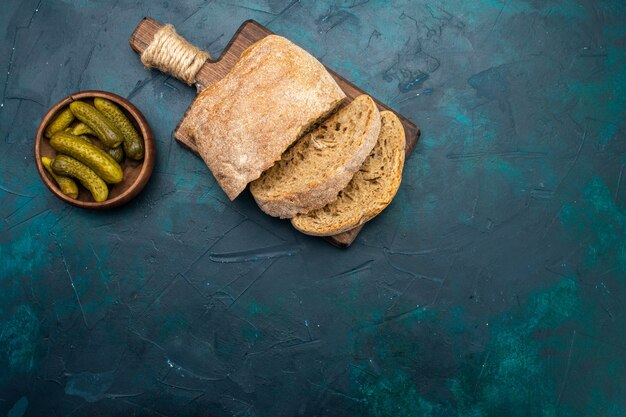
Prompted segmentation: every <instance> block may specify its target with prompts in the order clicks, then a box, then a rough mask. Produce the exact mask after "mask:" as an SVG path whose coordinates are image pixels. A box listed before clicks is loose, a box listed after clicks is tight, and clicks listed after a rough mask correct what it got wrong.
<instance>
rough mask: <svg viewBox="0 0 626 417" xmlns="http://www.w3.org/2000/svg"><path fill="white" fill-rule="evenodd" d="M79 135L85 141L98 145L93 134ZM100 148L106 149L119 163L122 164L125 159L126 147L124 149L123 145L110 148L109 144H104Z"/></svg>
mask: <svg viewBox="0 0 626 417" xmlns="http://www.w3.org/2000/svg"><path fill="white" fill-rule="evenodd" d="M77 137H79V138H81V139H82V140H84V141H87V142H89V143H91V144H92V145H96V146H97V143H96V139H95V138H92V137H91V136H87V135H80V136H77ZM99 148H101V149H104V150H105V151H106V153H108V154H109V155H111V156H112V157H113V159H115V162H117V163H118V164H121V163H122V161H123V160H124V149H122V147H121V146H118V147H117V148H109V147H107V146H104V145H102V146H99Z"/></svg>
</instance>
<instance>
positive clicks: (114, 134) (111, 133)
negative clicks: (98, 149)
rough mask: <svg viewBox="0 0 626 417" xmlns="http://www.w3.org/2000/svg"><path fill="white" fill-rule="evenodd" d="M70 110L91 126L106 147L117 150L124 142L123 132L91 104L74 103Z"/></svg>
mask: <svg viewBox="0 0 626 417" xmlns="http://www.w3.org/2000/svg"><path fill="white" fill-rule="evenodd" d="M70 110H72V113H74V116H76V118H77V119H78V120H80V121H81V122H83V123H85V124H86V125H87V126H89V127H90V128H91V130H93V131H94V133H95V134H96V136H97V137H98V139H100V140H101V141H102V143H104V144H105V145H106V146H108V147H111V148H117V147H118V146H120V145H121V144H122V142H123V141H124V135H122V132H120V130H119V129H118V128H117V127H116V126H115V125H114V124H113V123H112V122H111V121H110V120H109V119H107V118H106V117H105V116H104V115H103V114H102V113H101V112H100V111H99V110H98V109H96V108H95V107H94V106H92V105H91V104H87V103H85V102H83V101H73V102H72V103H71V104H70Z"/></svg>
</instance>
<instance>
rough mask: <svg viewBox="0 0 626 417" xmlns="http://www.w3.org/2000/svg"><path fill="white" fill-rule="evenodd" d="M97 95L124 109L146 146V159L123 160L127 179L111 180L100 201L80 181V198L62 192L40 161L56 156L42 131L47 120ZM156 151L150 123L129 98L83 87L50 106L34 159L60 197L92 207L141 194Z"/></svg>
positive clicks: (108, 205)
mask: <svg viewBox="0 0 626 417" xmlns="http://www.w3.org/2000/svg"><path fill="white" fill-rule="evenodd" d="M95 97H102V98H106V99H108V100H111V101H112V102H114V103H115V104H117V105H118V107H119V108H120V109H122V111H123V112H124V114H125V115H126V117H128V119H129V120H130V121H131V122H132V123H133V124H134V125H135V129H137V132H138V133H139V134H140V135H141V137H142V138H143V141H144V146H145V153H144V158H143V160H141V161H133V160H132V159H130V158H124V161H123V162H122V164H121V165H122V169H123V170H124V179H123V180H122V182H120V183H118V184H109V198H108V199H107V200H105V201H102V202H100V203H98V202H96V201H94V199H93V197H92V196H91V193H90V192H89V191H88V190H87V189H85V188H84V187H83V186H82V185H80V183H79V185H78V188H79V194H78V198H75V199H74V198H71V197H68V196H66V195H65V194H63V193H62V192H61V190H60V189H59V186H58V185H57V183H56V182H55V181H54V179H53V178H52V176H51V175H50V174H49V173H48V171H46V169H45V168H44V166H43V164H42V163H41V157H42V156H47V157H49V158H54V156H55V155H56V151H55V150H54V149H52V147H51V146H50V143H49V140H48V138H46V137H44V135H43V132H44V130H45V129H46V126H47V125H48V123H50V122H51V121H52V120H53V119H54V117H55V116H56V115H57V114H58V113H59V112H60V111H61V110H63V109H65V108H66V107H67V106H69V104H70V103H71V102H72V101H74V100H82V101H85V102H87V103H89V104H93V99H94V98H95ZM74 123H77V122H74ZM74 123H73V124H74ZM73 124H72V125H73ZM154 153H155V147H154V138H153V137H152V130H150V126H149V125H148V122H147V121H146V119H145V118H144V117H143V115H142V114H141V112H140V111H139V110H137V107H135V106H133V105H132V103H131V102H130V101H128V100H126V99H125V98H123V97H120V96H118V95H117V94H113V93H108V92H106V91H96V90H93V91H81V92H79V93H76V94H72V95H71V96H69V97H66V98H64V99H63V100H61V101H59V102H58V103H56V104H55V105H54V106H52V108H51V109H50V110H48V113H46V115H45V116H44V118H43V119H42V120H41V123H40V124H39V128H38V129H37V135H36V136H35V160H36V161H37V169H38V170H39V175H40V176H41V179H42V180H43V182H44V184H46V186H47V187H48V188H49V189H50V191H52V193H53V194H54V195H56V196H57V197H59V198H60V199H61V200H63V201H65V202H67V203H70V204H73V205H75V206H77V207H83V208H89V209H110V208H113V207H117V206H121V205H122V204H125V203H127V202H129V201H130V200H132V199H133V197H135V196H136V195H137V194H139V192H140V191H141V190H142V189H143V187H144V186H145V185H146V184H147V183H148V180H149V179H150V175H152V169H153V168H154V156H155V155H154Z"/></svg>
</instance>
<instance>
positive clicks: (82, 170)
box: [52, 155, 109, 202]
mask: <svg viewBox="0 0 626 417" xmlns="http://www.w3.org/2000/svg"><path fill="white" fill-rule="evenodd" d="M52 169H53V170H54V172H56V173H57V174H59V175H66V176H70V177H74V178H76V179H77V180H78V181H80V183H81V184H83V186H84V187H85V188H86V189H88V190H89V192H90V193H91V195H92V196H93V199H94V200H95V201H97V202H101V201H104V200H106V199H107V197H108V196H109V189H108V188H107V185H106V183H105V182H104V181H103V180H102V178H100V177H99V176H98V174H96V173H95V172H93V171H92V170H91V168H89V167H88V166H87V165H85V164H83V163H82V162H79V161H77V160H76V159H74V158H72V157H71V156H67V155H58V156H57V157H56V158H54V161H52Z"/></svg>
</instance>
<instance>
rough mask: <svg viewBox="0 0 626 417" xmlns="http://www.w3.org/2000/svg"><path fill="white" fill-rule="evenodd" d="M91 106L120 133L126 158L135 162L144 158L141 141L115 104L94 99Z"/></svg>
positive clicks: (98, 98) (101, 99)
mask: <svg viewBox="0 0 626 417" xmlns="http://www.w3.org/2000/svg"><path fill="white" fill-rule="evenodd" d="M93 104H94V106H95V107H96V109H98V110H100V112H102V114H104V116H105V117H107V118H108V119H109V120H110V121H111V122H113V124H114V125H115V126H116V127H117V128H118V129H119V130H120V131H121V132H122V134H123V136H124V153H125V154H126V156H127V157H129V158H131V159H134V160H136V161H140V160H142V159H143V156H144V145H143V139H142V138H141V136H139V134H138V133H137V130H136V129H135V127H134V126H133V124H132V123H131V122H130V120H128V118H127V117H126V116H125V115H124V112H122V110H120V108H119V107H118V106H116V105H115V103H113V102H112V101H110V100H107V99H105V98H101V97H96V98H95V99H94V101H93Z"/></svg>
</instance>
